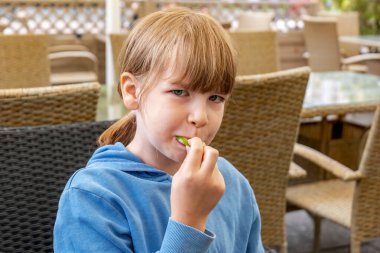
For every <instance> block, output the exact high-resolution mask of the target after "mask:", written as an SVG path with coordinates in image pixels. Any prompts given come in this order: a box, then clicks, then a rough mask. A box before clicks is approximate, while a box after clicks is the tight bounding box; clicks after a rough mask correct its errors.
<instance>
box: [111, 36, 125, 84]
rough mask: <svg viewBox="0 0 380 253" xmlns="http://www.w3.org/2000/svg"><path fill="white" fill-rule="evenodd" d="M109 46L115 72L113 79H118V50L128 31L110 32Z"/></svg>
mask: <svg viewBox="0 0 380 253" xmlns="http://www.w3.org/2000/svg"><path fill="white" fill-rule="evenodd" d="M109 36H110V40H111V48H112V60H113V67H114V70H115V71H114V72H115V80H116V81H117V80H119V74H120V59H119V57H120V52H121V48H122V46H123V42H124V41H125V40H126V38H127V36H128V33H111V34H110V35H109Z"/></svg>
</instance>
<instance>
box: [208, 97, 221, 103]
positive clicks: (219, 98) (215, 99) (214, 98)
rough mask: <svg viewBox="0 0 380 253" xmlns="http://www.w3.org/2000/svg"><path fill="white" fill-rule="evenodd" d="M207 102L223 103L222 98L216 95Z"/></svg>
mask: <svg viewBox="0 0 380 253" xmlns="http://www.w3.org/2000/svg"><path fill="white" fill-rule="evenodd" d="M209 100H210V101H212V102H216V103H223V102H224V97H221V96H218V95H212V96H210V97H209Z"/></svg>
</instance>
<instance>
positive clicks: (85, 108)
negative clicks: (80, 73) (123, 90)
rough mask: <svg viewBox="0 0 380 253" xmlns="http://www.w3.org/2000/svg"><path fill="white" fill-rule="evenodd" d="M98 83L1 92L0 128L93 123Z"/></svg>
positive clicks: (1, 90)
mask: <svg viewBox="0 0 380 253" xmlns="http://www.w3.org/2000/svg"><path fill="white" fill-rule="evenodd" d="M99 90H100V85H99V83H84V84H70V85H60V86H50V87H40V88H20V89H0V127H16V126H36V125H47V124H66V123H74V122H84V121H93V120H95V117H96V109H97V102H98V98H99Z"/></svg>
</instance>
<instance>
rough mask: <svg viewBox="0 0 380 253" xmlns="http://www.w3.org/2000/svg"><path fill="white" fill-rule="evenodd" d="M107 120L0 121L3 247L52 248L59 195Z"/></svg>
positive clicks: (16, 251) (21, 250)
mask: <svg viewBox="0 0 380 253" xmlns="http://www.w3.org/2000/svg"><path fill="white" fill-rule="evenodd" d="M109 125H110V122H91V123H78V124H71V125H49V126H35V127H20V128H1V127H0V149H1V151H0V161H1V163H0V181H1V183H0V196H1V201H0V249H1V250H0V251H1V252H12V253H25V252H30V253H41V252H53V226H54V221H55V216H56V213H57V209H58V199H59V196H60V194H61V193H62V191H63V188H64V186H65V184H66V182H67V180H68V179H69V177H70V176H71V175H72V174H73V173H74V171H75V170H77V169H79V168H81V167H84V166H85V165H86V163H87V160H88V159H89V157H90V156H91V154H92V152H93V151H94V150H95V148H96V139H97V137H98V136H99V135H100V134H101V133H102V132H103V131H104V130H105V129H106V128H107V127H108V126H109Z"/></svg>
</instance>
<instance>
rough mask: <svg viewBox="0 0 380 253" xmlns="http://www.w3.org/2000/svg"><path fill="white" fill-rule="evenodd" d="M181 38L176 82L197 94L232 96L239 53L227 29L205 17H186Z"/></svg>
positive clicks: (177, 54)
mask: <svg viewBox="0 0 380 253" xmlns="http://www.w3.org/2000/svg"><path fill="white" fill-rule="evenodd" d="M187 18H188V19H191V20H190V21H192V22H184V23H185V24H187V27H186V29H184V31H185V33H184V34H183V35H182V36H181V37H180V38H179V39H178V41H177V45H176V48H175V50H176V57H175V65H174V67H175V73H176V77H175V81H174V82H177V83H181V84H182V85H184V86H185V87H186V88H188V89H190V90H193V91H197V92H210V91H213V92H217V93H221V94H229V93H231V91H232V87H233V85H234V82H235V76H236V52H235V50H234V48H233V47H232V45H231V41H230V37H229V35H228V34H227V33H226V32H225V30H224V29H223V28H222V27H221V26H220V25H219V24H218V23H216V21H214V20H213V19H212V18H211V17H209V16H207V15H205V14H198V15H196V16H190V17H187Z"/></svg>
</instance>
